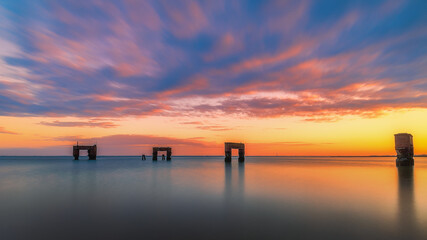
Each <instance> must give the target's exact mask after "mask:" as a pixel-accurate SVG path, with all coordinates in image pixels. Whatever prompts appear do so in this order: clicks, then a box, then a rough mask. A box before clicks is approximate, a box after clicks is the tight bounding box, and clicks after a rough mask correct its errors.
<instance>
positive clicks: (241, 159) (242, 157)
mask: <svg viewBox="0 0 427 240" xmlns="http://www.w3.org/2000/svg"><path fill="white" fill-rule="evenodd" d="M244 161H245V149H244V148H240V149H239V162H244Z"/></svg>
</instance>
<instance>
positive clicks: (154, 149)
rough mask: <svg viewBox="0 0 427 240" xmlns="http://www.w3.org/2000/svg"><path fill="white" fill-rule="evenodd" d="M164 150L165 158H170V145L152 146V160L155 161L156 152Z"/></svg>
mask: <svg viewBox="0 0 427 240" xmlns="http://www.w3.org/2000/svg"><path fill="white" fill-rule="evenodd" d="M161 151H166V160H168V161H170V160H171V159H172V148H170V147H153V161H157V152H161Z"/></svg>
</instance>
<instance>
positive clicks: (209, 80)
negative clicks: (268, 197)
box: [0, 0, 427, 155]
mask: <svg viewBox="0 0 427 240" xmlns="http://www.w3.org/2000/svg"><path fill="white" fill-rule="evenodd" d="M399 132H409V133H411V134H412V135H413V136H414V145H415V153H416V154H423V153H427V1H425V0H419V1H418V0H413V1H404V0H393V1H340V0H337V1H327V0H322V1H314V0H313V1H305V0H297V1H292V0H289V1H284V0H283V1H282V0H280V1H233V0H213V1H159V0H156V1H137V0H123V1H104V0H84V1H83V0H82V1H80V0H78V1H77V0H61V1H48V0H45V1H41V0H28V1H24V0H0V155H71V150H72V148H71V145H72V144H74V143H75V142H76V141H79V142H80V143H81V144H83V143H88V144H89V143H97V144H98V147H99V154H100V155H139V154H142V153H145V154H147V155H151V150H150V148H151V147H152V146H171V147H172V148H173V154H174V155H223V154H224V145H223V144H224V142H225V141H236V142H244V143H246V152H247V154H248V155H371V154H378V155H379V154H395V152H394V137H393V134H395V133H399Z"/></svg>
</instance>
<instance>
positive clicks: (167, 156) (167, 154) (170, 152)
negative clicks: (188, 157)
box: [166, 148, 172, 161]
mask: <svg viewBox="0 0 427 240" xmlns="http://www.w3.org/2000/svg"><path fill="white" fill-rule="evenodd" d="M166 160H167V161H170V160H172V149H171V148H169V149H168V150H167V151H166Z"/></svg>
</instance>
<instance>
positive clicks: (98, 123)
mask: <svg viewBox="0 0 427 240" xmlns="http://www.w3.org/2000/svg"><path fill="white" fill-rule="evenodd" d="M40 124H42V125H45V126H53V127H101V128H115V127H117V126H118V125H117V124H115V123H114V122H101V121H93V120H90V121H87V122H83V121H74V122H64V121H53V122H45V121H42V122H40Z"/></svg>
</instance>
